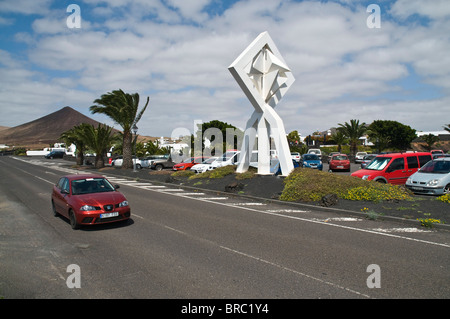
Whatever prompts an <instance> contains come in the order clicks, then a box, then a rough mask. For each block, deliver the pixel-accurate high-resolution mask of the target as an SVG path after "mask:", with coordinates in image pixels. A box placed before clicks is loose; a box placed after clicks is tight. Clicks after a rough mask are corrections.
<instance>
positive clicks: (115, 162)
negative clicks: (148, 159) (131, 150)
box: [111, 156, 142, 169]
mask: <svg viewBox="0 0 450 319" xmlns="http://www.w3.org/2000/svg"><path fill="white" fill-rule="evenodd" d="M122 164H123V156H118V157H117V158H115V159H113V160H112V161H111V166H116V167H122ZM134 164H136V168H137V169H141V168H142V163H141V160H140V159H139V158H137V157H136V156H133V165H134Z"/></svg>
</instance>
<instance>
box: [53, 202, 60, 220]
mask: <svg viewBox="0 0 450 319" xmlns="http://www.w3.org/2000/svg"><path fill="white" fill-rule="evenodd" d="M52 211H53V216H55V217H57V216H58V215H59V213H58V212H57V211H56V208H55V203H54V202H53V200H52Z"/></svg>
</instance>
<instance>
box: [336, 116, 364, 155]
mask: <svg viewBox="0 0 450 319" xmlns="http://www.w3.org/2000/svg"><path fill="white" fill-rule="evenodd" d="M339 126H340V127H339V130H340V131H341V132H342V133H343V134H344V135H345V136H347V137H348V139H349V140H350V155H352V156H355V154H356V152H357V151H358V140H359V138H360V137H361V136H363V135H364V133H365V132H366V131H367V126H366V123H364V122H363V123H361V124H359V120H350V124H349V123H347V122H345V124H340V123H339Z"/></svg>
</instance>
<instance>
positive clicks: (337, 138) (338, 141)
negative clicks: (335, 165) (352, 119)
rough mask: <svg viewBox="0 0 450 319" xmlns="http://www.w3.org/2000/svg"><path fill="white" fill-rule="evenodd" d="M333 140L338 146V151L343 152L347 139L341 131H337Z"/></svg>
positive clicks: (332, 137)
mask: <svg viewBox="0 0 450 319" xmlns="http://www.w3.org/2000/svg"><path fill="white" fill-rule="evenodd" d="M331 139H332V140H333V141H334V142H335V143H336V144H337V146H338V148H337V151H338V152H339V153H340V152H341V151H342V145H343V144H345V143H347V142H348V141H347V137H346V136H345V135H344V133H343V132H342V131H341V130H336V132H335V133H334V134H333V135H332V136H331Z"/></svg>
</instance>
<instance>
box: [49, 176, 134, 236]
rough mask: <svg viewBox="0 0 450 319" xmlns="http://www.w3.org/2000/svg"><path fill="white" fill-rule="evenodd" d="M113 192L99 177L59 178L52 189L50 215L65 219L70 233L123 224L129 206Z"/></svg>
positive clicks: (108, 184) (115, 187)
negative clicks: (74, 230)
mask: <svg viewBox="0 0 450 319" xmlns="http://www.w3.org/2000/svg"><path fill="white" fill-rule="evenodd" d="M117 188H119V187H118V186H117V185H116V186H113V185H112V184H111V183H110V182H109V181H108V180H107V179H106V178H104V177H103V176H101V175H95V174H80V175H67V176H63V177H61V178H60V179H59V181H58V183H57V184H56V185H55V186H53V191H52V195H51V202H52V209H53V214H54V215H55V216H58V215H62V216H64V217H67V218H69V221H70V225H71V226H72V228H73V229H76V228H79V227H80V226H81V225H95V224H103V223H110V222H116V221H123V220H126V219H128V218H130V214H131V212H130V206H129V204H128V201H127V199H126V198H125V196H124V195H123V194H122V193H120V192H119V191H117Z"/></svg>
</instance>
